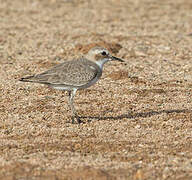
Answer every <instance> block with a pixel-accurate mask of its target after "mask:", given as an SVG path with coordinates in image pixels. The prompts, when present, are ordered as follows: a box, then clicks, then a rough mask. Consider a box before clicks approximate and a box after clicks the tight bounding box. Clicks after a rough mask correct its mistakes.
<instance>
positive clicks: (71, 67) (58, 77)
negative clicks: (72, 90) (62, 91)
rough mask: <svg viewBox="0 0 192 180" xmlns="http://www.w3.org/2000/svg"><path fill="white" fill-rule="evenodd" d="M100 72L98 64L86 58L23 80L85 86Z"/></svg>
mask: <svg viewBox="0 0 192 180" xmlns="http://www.w3.org/2000/svg"><path fill="white" fill-rule="evenodd" d="M97 73H98V69H97V68H96V65H95V64H94V63H93V62H91V61H89V60H86V59H82V58H81V59H77V60H72V61H66V62H64V63H61V64H59V65H57V66H55V67H53V68H52V69H49V70H47V71H45V72H43V73H40V74H37V75H34V76H29V77H26V78H22V79H21V80H22V81H27V82H36V83H42V84H50V85H66V86H83V85H86V84H87V83H89V82H90V81H91V80H93V79H94V78H95V77H96V76H97Z"/></svg>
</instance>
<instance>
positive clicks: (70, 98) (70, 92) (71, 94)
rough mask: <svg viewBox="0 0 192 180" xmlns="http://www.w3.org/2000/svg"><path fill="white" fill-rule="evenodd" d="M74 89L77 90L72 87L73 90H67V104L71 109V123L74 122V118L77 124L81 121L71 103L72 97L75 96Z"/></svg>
mask: <svg viewBox="0 0 192 180" xmlns="http://www.w3.org/2000/svg"><path fill="white" fill-rule="evenodd" d="M76 91H77V89H73V90H71V91H69V105H70V108H71V111H72V124H74V123H75V119H76V120H77V122H78V123H79V124H80V123H81V120H80V117H79V116H78V114H77V112H76V110H75V107H74V105H73V98H74V96H75V93H76Z"/></svg>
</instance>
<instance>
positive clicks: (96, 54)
mask: <svg viewBox="0 0 192 180" xmlns="http://www.w3.org/2000/svg"><path fill="white" fill-rule="evenodd" d="M109 61H120V62H124V60H122V59H120V58H118V57H115V56H113V55H111V54H110V52H109V51H108V50H107V49H106V48H103V47H98V46H96V47H93V48H91V49H90V50H89V51H88V53H87V54H85V55H84V56H81V57H79V58H76V59H72V60H67V61H64V62H63V63H60V64H58V65H56V66H54V67H52V68H51V69H49V70H47V71H45V72H42V73H40V74H35V75H31V76H27V77H23V78H21V79H19V81H22V82H32V83H40V84H44V85H47V86H48V87H51V88H53V89H57V90H64V91H68V95H69V105H70V108H71V111H72V123H73V124H74V123H79V124H80V123H82V121H81V119H80V116H79V115H78V114H77V112H76V109H75V107H74V103H73V99H74V96H75V94H76V92H77V90H82V89H85V88H88V87H90V86H92V85H94V84H95V83H96V82H97V81H98V80H99V79H100V77H101V76H102V72H103V66H104V64H105V63H107V62H109Z"/></svg>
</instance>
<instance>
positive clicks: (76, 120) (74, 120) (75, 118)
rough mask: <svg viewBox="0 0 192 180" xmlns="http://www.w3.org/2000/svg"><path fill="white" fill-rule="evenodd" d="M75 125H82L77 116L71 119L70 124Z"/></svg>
mask: <svg viewBox="0 0 192 180" xmlns="http://www.w3.org/2000/svg"><path fill="white" fill-rule="evenodd" d="M76 123H78V124H81V123H82V121H81V119H80V117H79V116H78V115H75V116H73V117H72V124H76Z"/></svg>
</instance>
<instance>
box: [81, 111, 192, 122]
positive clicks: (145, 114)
mask: <svg viewBox="0 0 192 180" xmlns="http://www.w3.org/2000/svg"><path fill="white" fill-rule="evenodd" d="M191 112H192V111H191V110H188V109H173V110H161V111H149V112H139V113H132V112H130V113H128V114H122V115H119V116H104V117H101V116H100V117H99V116H81V117H80V118H81V119H88V122H91V121H92V120H94V119H96V120H107V119H112V120H119V119H124V118H128V119H134V118H138V117H142V118H146V117H151V116H155V115H158V114H163V113H166V114H171V113H191Z"/></svg>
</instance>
